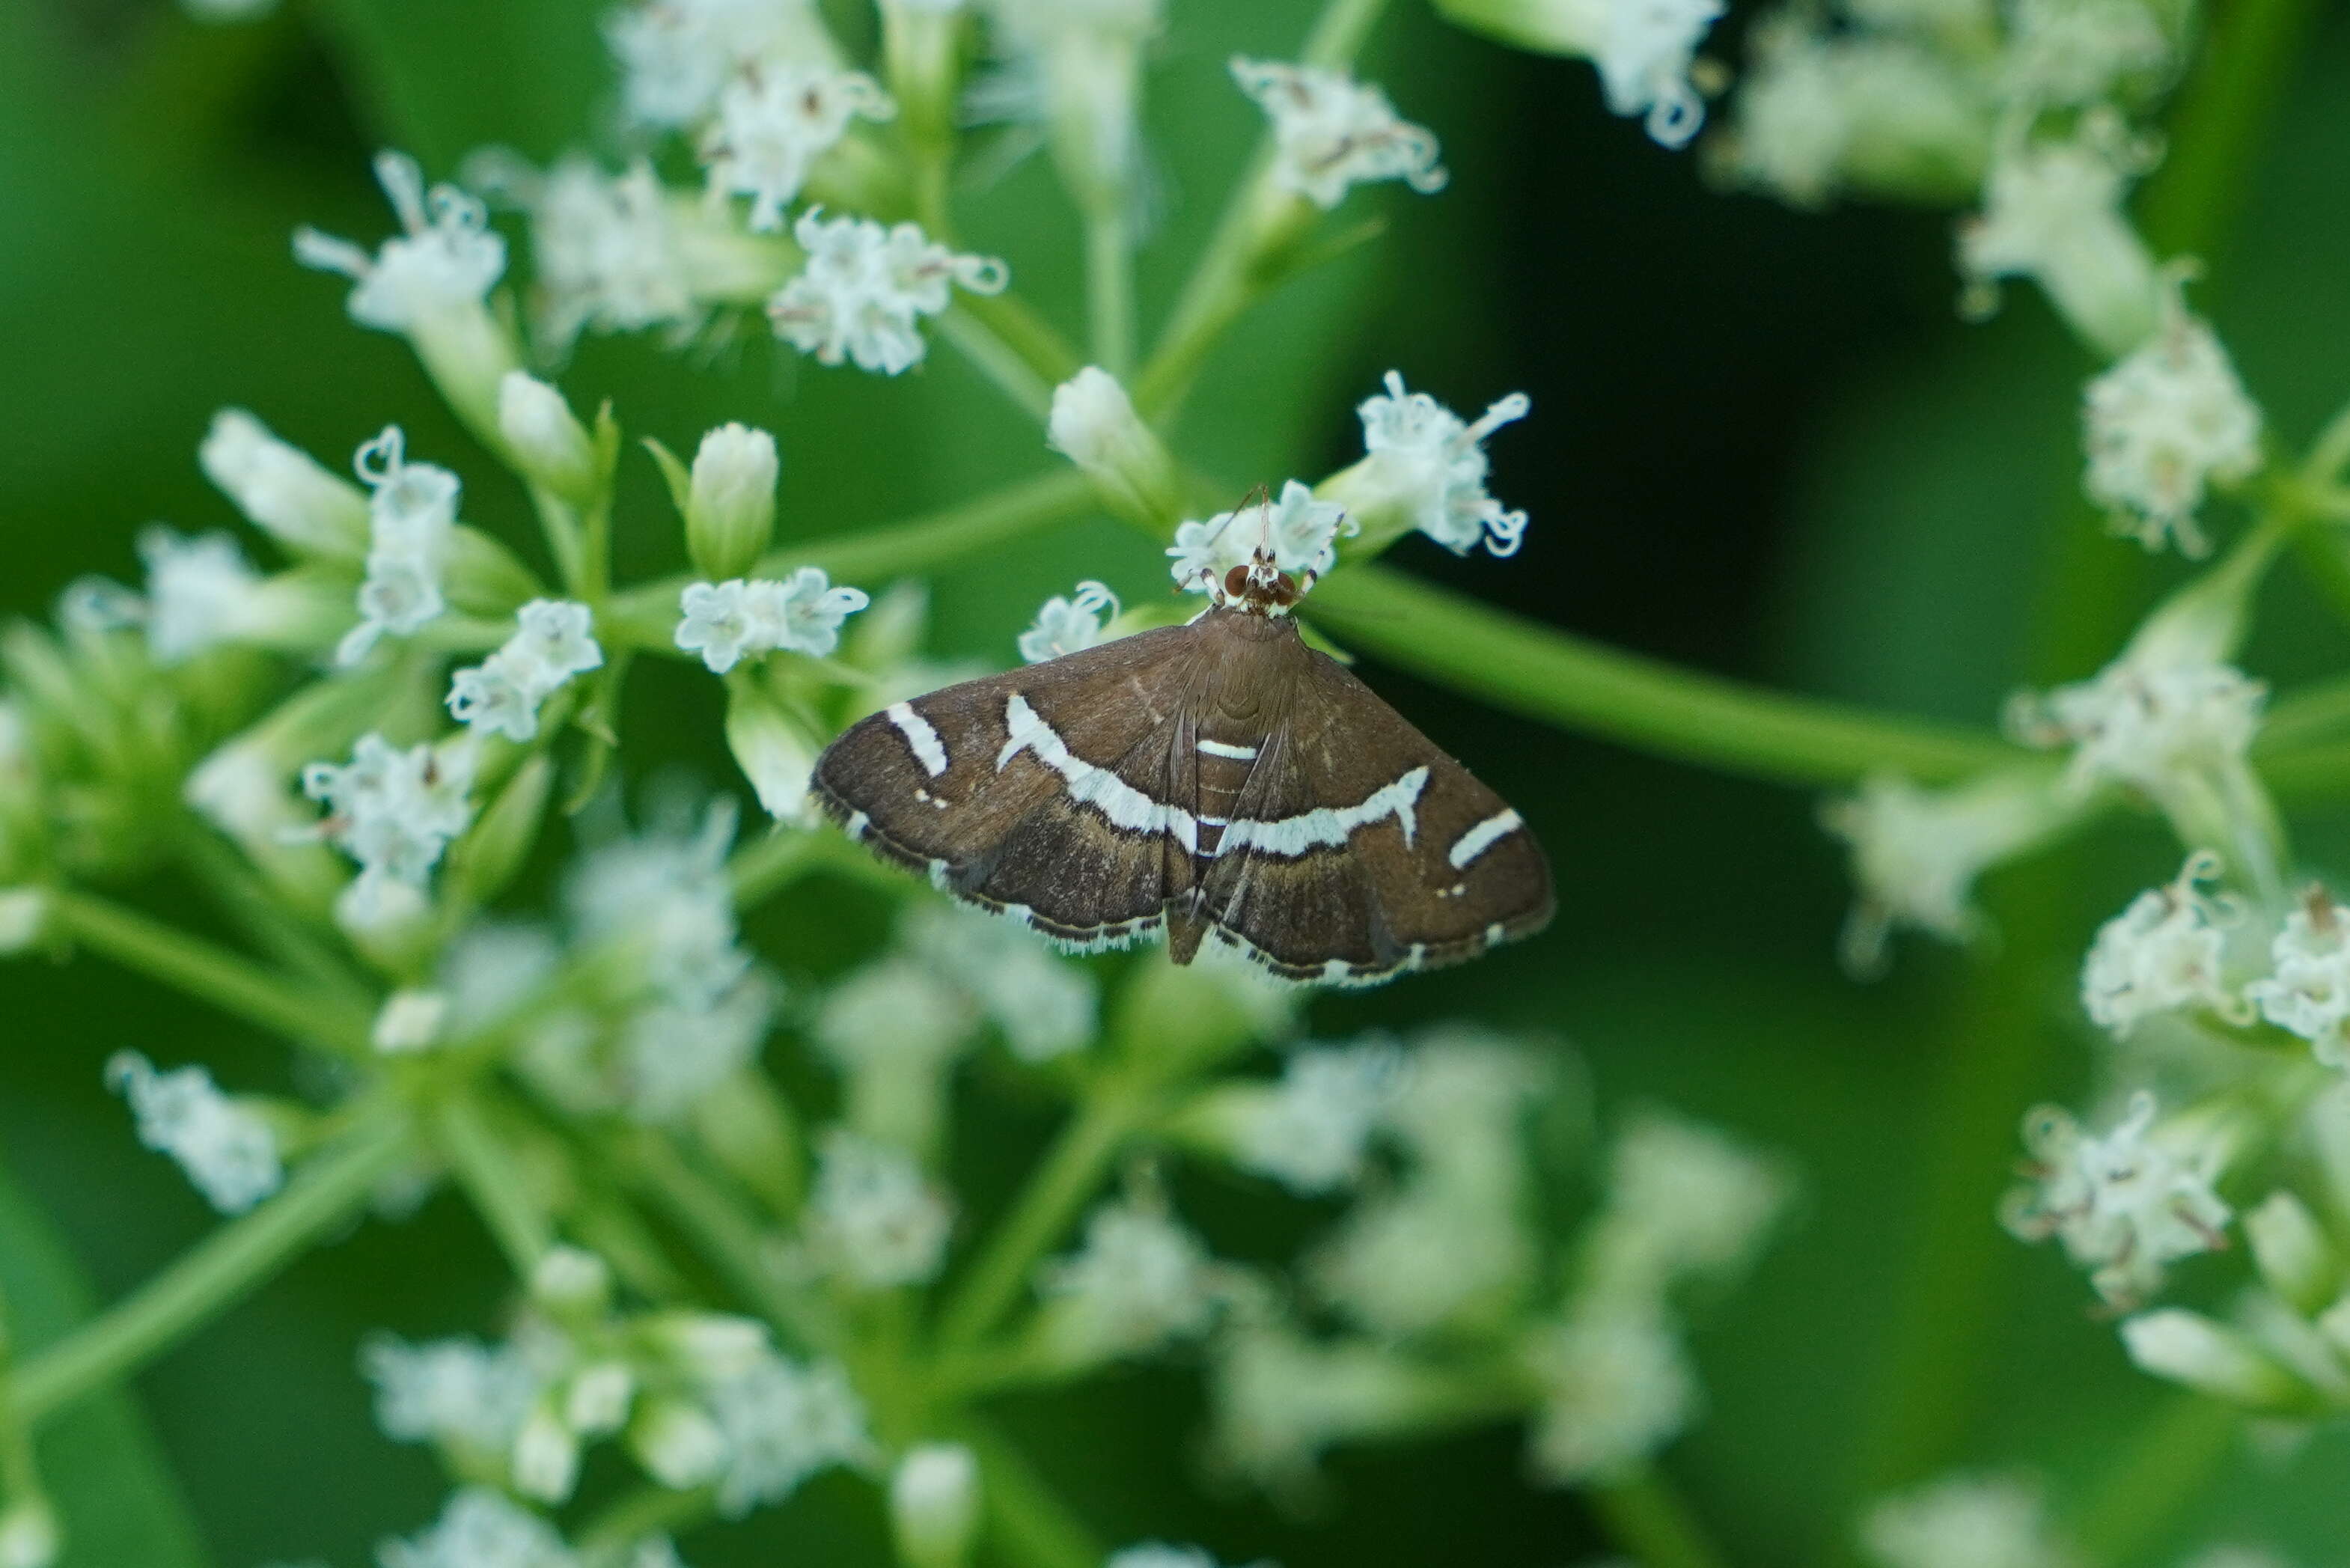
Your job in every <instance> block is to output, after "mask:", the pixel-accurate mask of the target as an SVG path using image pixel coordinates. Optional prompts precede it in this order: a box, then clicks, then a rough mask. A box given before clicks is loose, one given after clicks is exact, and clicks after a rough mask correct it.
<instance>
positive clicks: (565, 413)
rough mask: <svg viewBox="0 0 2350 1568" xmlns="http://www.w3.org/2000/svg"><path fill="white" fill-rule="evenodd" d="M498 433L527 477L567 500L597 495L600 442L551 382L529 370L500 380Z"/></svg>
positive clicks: (509, 454) (509, 455) (580, 499)
mask: <svg viewBox="0 0 2350 1568" xmlns="http://www.w3.org/2000/svg"><path fill="white" fill-rule="evenodd" d="M498 432H499V433H500V434H501V435H503V436H504V437H505V442H506V455H507V456H508V457H509V458H511V459H512V460H513V462H514V464H515V467H516V468H518V469H520V470H521V471H522V472H523V474H524V476H525V477H526V478H528V479H530V480H532V481H534V482H535V483H539V484H543V485H545V486H546V488H547V489H549V490H552V491H553V492H555V493H556V494H557V495H560V496H562V497H563V498H564V499H565V500H567V501H571V502H586V501H587V500H589V499H590V498H592V497H593V496H594V495H595V493H596V491H597V487H598V484H597V482H598V473H597V470H598V466H599V465H598V462H596V443H595V441H593V440H591V439H590V438H589V437H588V434H587V427H586V426H585V425H583V424H581V423H580V422H579V420H578V417H577V415H575V414H574V413H572V411H571V405H569V404H568V403H567V402H565V401H564V400H563V394H562V393H561V392H558V391H556V389H554V388H553V387H551V386H549V385H547V384H546V382H545V381H542V380H540V379H538V378H537V377H536V376H534V375H532V374H530V373H529V372H528V371H526V370H508V371H507V372H506V373H505V375H504V378H502V379H500V380H499V382H498Z"/></svg>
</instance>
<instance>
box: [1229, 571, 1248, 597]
mask: <svg viewBox="0 0 2350 1568" xmlns="http://www.w3.org/2000/svg"><path fill="white" fill-rule="evenodd" d="M1248 576H1249V574H1248V568H1247V567H1246V566H1234V567H1233V568H1232V570H1231V571H1229V572H1226V573H1225V574H1224V592H1225V593H1226V594H1227V595H1228V596H1230V597H1232V598H1238V597H1241V595H1242V594H1243V592H1244V591H1246V589H1247V587H1248Z"/></svg>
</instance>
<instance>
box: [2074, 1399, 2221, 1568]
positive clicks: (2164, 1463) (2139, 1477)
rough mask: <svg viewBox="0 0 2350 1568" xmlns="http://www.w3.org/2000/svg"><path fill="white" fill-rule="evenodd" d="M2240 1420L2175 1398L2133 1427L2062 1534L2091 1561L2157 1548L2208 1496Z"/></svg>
mask: <svg viewBox="0 0 2350 1568" xmlns="http://www.w3.org/2000/svg"><path fill="white" fill-rule="evenodd" d="M2243 1433H2244V1414H2243V1412H2242V1411H2241V1410H2238V1409H2236V1408H2234V1407H2232V1406H2228V1405H2222V1404H2221V1403H2220V1402H2219V1401H2218V1400H2216V1399H2207V1398H2205V1397H2203V1396H2202V1395H2200V1394H2178V1395H2174V1396H2172V1397H2171V1401H2170V1403H2169V1404H2168V1405H2167V1406H2165V1407H2163V1408H2162V1409H2161V1410H2159V1411H2158V1412H2157V1413H2156V1414H2155V1415H2154V1416H2153V1417H2150V1418H2148V1419H2147V1420H2144V1421H2140V1422H2138V1423H2137V1424H2136V1425H2135V1426H2134V1427H2133V1428H2131V1435H2130V1437H2129V1438H2128V1440H2127V1441H2126V1443H2124V1444H2122V1445H2121V1451H2120V1454H2119V1455H2118V1457H2116V1459H2115V1460H2114V1462H2113V1464H2112V1466H2111V1467H2110V1468H2109V1469H2107V1470H2106V1474H2105V1476H2104V1478H2103V1479H2102V1480H2099V1481H2098V1482H2097V1484H2096V1486H2095V1489H2094V1490H2091V1491H2090V1493H2089V1496H2088V1500H2087V1501H2085V1503H2084V1504H2083V1505H2082V1508H2081V1511H2080V1513H2079V1515H2078V1517H2077V1518H2076V1520H2075V1521H2074V1525H2073V1528H2072V1530H2071V1531H2069V1532H2067V1533H2068V1534H2069V1535H2070V1536H2071V1537H2072V1539H2073V1540H2074V1542H2076V1543H2078V1544H2079V1546H2080V1548H2081V1550H2082V1551H2083V1552H2085V1553H2086V1554H2087V1558H2088V1561H2090V1562H2092V1563H2135V1562H2139V1561H2141V1560H2143V1559H2144V1558H2145V1556H2146V1555H2147V1552H2148V1551H2149V1550H2150V1549H2151V1548H2153V1547H2155V1546H2157V1545H2158V1544H2160V1543H2161V1542H2162V1541H2163V1539H2164V1538H2165V1537H2166V1536H2167V1535H2168V1534H2169V1532H2170V1527H2171V1526H2172V1525H2173V1524H2174V1523H2176V1522H2177V1521H2178V1517H2179V1515H2180V1514H2181V1513H2183V1512H2184V1511H2186V1510H2187V1509H2189V1508H2190V1507H2192V1506H2193V1505H2194V1504H2195V1502H2196V1501H2199V1499H2200V1498H2202V1497H2203V1495H2204V1494H2205V1493H2206V1492H2208V1491H2209V1490H2210V1486H2211V1480H2212V1477H2213V1475H2214V1473H2215V1472H2216V1471H2217V1470H2218V1469H2219V1468H2220V1465H2221V1464H2222V1463H2224V1462H2225V1461H2226V1460H2227V1459H2228V1456H2229V1455H2230V1454H2232V1453H2234V1452H2235V1451H2236V1448H2237V1445H2238V1443H2239V1442H2240V1441H2241V1438H2242V1437H2243Z"/></svg>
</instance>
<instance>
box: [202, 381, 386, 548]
mask: <svg viewBox="0 0 2350 1568" xmlns="http://www.w3.org/2000/svg"><path fill="white" fill-rule="evenodd" d="M196 461H197V462H198V463H200V464H201V465H202V466H203V471H204V476H205V477H206V478H207V479H210V480H211V481H212V482H213V483H214V484H216V485H218V486H219V487H220V489H221V492H222V493H224V494H225V495H226V496H227V497H228V498H229V499H230V500H231V501H234V503H236V508H237V510H238V511H240V512H242V513H244V514H245V516H246V517H247V518H249V519H250V520H251V521H252V522H253V524H254V525H255V526H256V527H258V528H260V529H262V530H263V531H264V532H265V533H267V534H268V535H270V536H271V537H272V538H274V539H276V540H277V541H278V542H279V543H280V544H282V545H287V546H288V547H290V548H293V549H296V550H307V551H312V552H316V553H317V554H321V555H328V556H337V557H348V558H351V559H356V558H357V557H358V556H359V555H360V554H362V553H363V552H364V551H365V550H366V548H367V532H368V508H367V498H366V497H365V496H363V495H361V494H360V493H359V491H358V489H356V488H355V487H354V486H353V485H352V484H351V483H350V482H349V481H348V480H346V479H343V478H341V477H339V476H338V475H336V474H333V473H330V472H328V471H327V470H326V468H325V467H323V466H322V465H321V464H320V463H319V462H317V459H315V458H313V457H312V456H311V455H310V454H309V453H308V452H304V451H302V450H301V449H300V448H299V447H296V446H294V445H292V444H290V443H288V442H286V441H280V440H278V439H277V437H276V436H275V435H273V434H272V433H270V430H269V427H268V426H266V425H265V424H263V423H262V422H261V421H259V420H257V419H255V418H254V417H253V416H252V415H251V414H249V413H246V412H245V411H244V410H243V409H223V410H220V412H218V413H216V414H214V415H213V422H212V426H211V428H210V429H208V430H207V431H205V432H204V439H203V443H202V444H201V445H199V446H198V447H197V448H196Z"/></svg>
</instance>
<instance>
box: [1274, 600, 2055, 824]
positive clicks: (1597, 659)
mask: <svg viewBox="0 0 2350 1568" xmlns="http://www.w3.org/2000/svg"><path fill="white" fill-rule="evenodd" d="M1307 603H1308V607H1309V612H1310V614H1311V616H1312V618H1313V619H1314V621H1315V623H1316V624H1317V625H1319V626H1321V627H1322V628H1326V630H1328V632H1329V633H1330V634H1331V635H1332V636H1333V637H1334V638H1336V639H1340V640H1342V641H1344V642H1347V643H1348V644H1349V645H1351V646H1354V647H1358V648H1361V649H1365V650H1367V651H1368V652H1372V653H1376V654H1378V656H1379V657H1381V658H1382V659H1387V660H1388V661H1389V662H1391V663H1394V664H1397V665H1399V666H1401V667H1402V668H1404V669H1406V670H1414V671H1417V672H1418V673H1419V674H1422V675H1427V676H1430V677H1432V678H1434V679H1436V680H1440V681H1442V682H1443V683H1444V684H1446V685H1448V686H1450V687H1451V688H1452V689H1453V690H1455V691H1465V692H1468V693H1470V694H1471V695H1472V696H1476V697H1480V698H1482V699H1484V700H1486V701H1491V702H1492V703H1494V704H1495V705H1497V706H1499V707H1502V708H1504V709H1508V710H1510V711H1513V712H1517V713H1523V714H1524V715H1526V716H1527V717H1529V718H1534V719H1539V720H1542V721H1544V722H1547V723H1552V724H1557V725H1561V726H1563V727H1565V728H1569V729H1575V730H1583V731H1587V732H1591V733H1594V734H1597V735H1601V736H1605V737H1606V738H1607V739H1609V740H1612V741H1617V742H1622V743H1623V744H1625V745H1628V746H1632V747H1636V748H1638V749H1639V750H1642V751H1648V752H1654V753H1660V754H1662V755H1665V756H1669V757H1677V758H1679V759H1680V760H1682V761H1685V762H1692V763H1700V764H1703V765H1707V766H1711V767H1715V768H1720V769H1722V770H1724V771H1726V772H1731V773H1738V774H1748V775H1750V776H1753V777H1758V778H1764V779H1771V780H1775V781H1778V782H1781V783H1786V784H1848V783H1851V782H1852V781H1854V780H1856V779H1858V778H1861V777H1863V776H1865V775H1866V774H1871V773H1877V772H1893V773H1900V774H1908V776H1910V777H1912V778H1914V779H1917V780H1919V781H1920V782H1923V783H1929V784H1930V783H1944V782H1948V781H1950V780H1954V779H1960V778H1965V777H1968V776H1970V775H1972V774H1978V773H1981V772H1983V771H1985V770H1986V769H1990V768H1997V767H2009V766H2012V765H2014V764H2015V763H2019V762H2021V761H2023V760H2024V759H2025V757H2026V755H2027V753H2024V752H2022V751H2021V750H2019V749H2018V748H2016V747H2014V746H2012V745H2010V744H2008V743H2007V742H2005V741H2002V740H2001V739H2000V738H1999V737H1997V736H1996V735H1992V734H1991V733H1989V732H1983V731H1978V730H1970V729H1965V728H1961V727H1959V726H1956V725H1949V724H1939V723H1934V722H1928V721H1923V720H1916V719H1898V718H1891V717H1887V716H1881V715H1878V714H1874V713H1869V712H1866V711H1861V710H1858V709H1854V708H1847V707H1845V706H1842V705H1840V704H1837V703H1833V702H1825V701H1817V700H1814V699H1810V698H1804V697H1794V696H1788V695H1785V694H1783V693H1781V692H1775V691H1763V690H1762V689H1760V688H1756V687H1752V686H1747V685H1743V684H1742V683H1739V682H1737V681H1731V680H1722V679H1721V678H1720V677H1717V676H1711V675H1701V674H1698V673H1695V672H1693V671H1690V670H1676V669H1674V668H1672V667H1671V666H1669V665H1667V664H1663V663H1660V662H1659V661H1657V660H1654V659H1644V658H1642V657H1640V656H1639V655H1638V654H1631V653H1624V652H1620V651H1618V650H1617V649H1609V648H1604V647H1602V646H1600V645H1599V644H1596V643H1594V642H1589V641H1586V640H1585V639H1581V638H1577V637H1575V636H1572V635H1570V634H1569V633H1566V632H1563V631H1558V630H1555V629H1553V628H1548V627H1544V626H1540V625H1537V624H1536V623H1534V622H1533V621H1529V620H1526V619H1523V618H1520V617H1517V616H1513V615H1511V614H1509V613H1508V612H1506V611H1503V610H1497V609H1493V608H1491V607H1487V606H1485V605H1482V604H1479V603H1478V602H1477V601H1475V600H1474V599H1471V598H1469V597H1466V596H1464V595H1461V594H1456V593H1453V592H1451V590H1449V589H1445V588H1440V587H1433V586H1431V585H1430V584H1427V583H1422V582H1419V581H1416V580H1414V579H1412V578H1410V577H1408V576H1404V575H1402V574H1401V573H1399V572H1396V571H1392V570H1390V569H1388V568H1386V567H1382V566H1370V565H1367V564H1366V565H1361V566H1350V567H1347V569H1345V570H1343V571H1341V572H1338V573H1336V574H1335V575H1334V576H1331V577H1330V578H1329V579H1328V580H1327V581H1326V582H1323V583H1321V584H1319V585H1317V586H1316V587H1315V590H1314V594H1313V597H1312V598H1311V599H1310V600H1308V601H1307Z"/></svg>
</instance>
